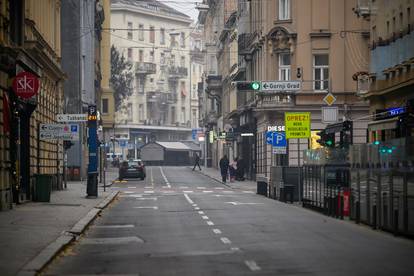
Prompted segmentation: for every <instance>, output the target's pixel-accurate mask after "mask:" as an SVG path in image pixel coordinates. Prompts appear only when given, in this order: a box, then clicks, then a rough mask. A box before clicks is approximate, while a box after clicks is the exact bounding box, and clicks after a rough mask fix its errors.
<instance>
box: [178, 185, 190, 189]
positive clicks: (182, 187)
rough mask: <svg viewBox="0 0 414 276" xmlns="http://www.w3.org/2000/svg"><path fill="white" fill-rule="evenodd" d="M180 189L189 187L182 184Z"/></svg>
mask: <svg viewBox="0 0 414 276" xmlns="http://www.w3.org/2000/svg"><path fill="white" fill-rule="evenodd" d="M180 189H188V186H180Z"/></svg>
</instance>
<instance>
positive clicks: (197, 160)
mask: <svg viewBox="0 0 414 276" xmlns="http://www.w3.org/2000/svg"><path fill="white" fill-rule="evenodd" d="M196 166H198V168H199V169H200V171H201V167H200V156H199V155H198V153H196V154H195V156H194V167H193V171H194V169H195V168H196Z"/></svg>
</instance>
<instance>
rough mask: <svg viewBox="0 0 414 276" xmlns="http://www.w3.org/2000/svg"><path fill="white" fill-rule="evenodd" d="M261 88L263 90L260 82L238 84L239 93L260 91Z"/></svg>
mask: <svg viewBox="0 0 414 276" xmlns="http://www.w3.org/2000/svg"><path fill="white" fill-rule="evenodd" d="M261 88H262V84H261V82H260V81H251V82H247V81H243V82H237V90H238V91H259V90H260V89H261Z"/></svg>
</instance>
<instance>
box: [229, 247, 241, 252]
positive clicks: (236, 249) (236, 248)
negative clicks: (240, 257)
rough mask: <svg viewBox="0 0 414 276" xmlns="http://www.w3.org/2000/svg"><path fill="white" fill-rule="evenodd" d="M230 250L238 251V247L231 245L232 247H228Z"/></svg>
mask: <svg viewBox="0 0 414 276" xmlns="http://www.w3.org/2000/svg"><path fill="white" fill-rule="evenodd" d="M230 250H231V251H240V248H238V247H232V248H230Z"/></svg>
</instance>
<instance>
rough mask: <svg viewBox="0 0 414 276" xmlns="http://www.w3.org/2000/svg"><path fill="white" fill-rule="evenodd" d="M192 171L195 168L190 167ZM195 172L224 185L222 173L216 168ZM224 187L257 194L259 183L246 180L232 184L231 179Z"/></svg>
mask: <svg viewBox="0 0 414 276" xmlns="http://www.w3.org/2000/svg"><path fill="white" fill-rule="evenodd" d="M190 169H193V167H190ZM194 172H197V173H201V174H203V175H205V176H208V177H210V178H211V179H213V180H215V181H217V182H220V183H222V181H221V174H220V171H219V170H217V169H214V168H205V167H201V171H200V170H198V168H197V169H195V170H194ZM222 184H223V185H226V186H228V187H230V188H232V189H239V190H243V191H253V192H255V193H256V191H257V183H256V182H254V181H251V180H247V179H246V180H244V181H234V182H230V181H229V179H227V182H226V183H225V184H224V183H222Z"/></svg>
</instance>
